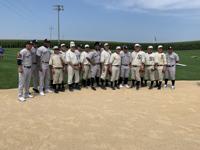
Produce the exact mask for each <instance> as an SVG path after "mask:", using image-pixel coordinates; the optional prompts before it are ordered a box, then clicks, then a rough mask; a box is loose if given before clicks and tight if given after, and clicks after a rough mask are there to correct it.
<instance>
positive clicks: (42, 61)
mask: <svg viewBox="0 0 200 150" xmlns="http://www.w3.org/2000/svg"><path fill="white" fill-rule="evenodd" d="M50 56H51V50H50V41H49V40H47V39H45V40H44V46H41V47H39V48H38V50H37V60H38V61H37V62H38V63H39V76H40V95H41V96H44V95H45V94H44V91H43V90H44V89H45V92H46V93H51V92H52V91H51V90H50V87H49V83H50V69H49V59H50Z"/></svg>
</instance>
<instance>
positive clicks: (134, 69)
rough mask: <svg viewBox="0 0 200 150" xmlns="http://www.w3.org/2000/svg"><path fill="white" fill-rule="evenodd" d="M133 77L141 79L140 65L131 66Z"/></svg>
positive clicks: (137, 79)
mask: <svg viewBox="0 0 200 150" xmlns="http://www.w3.org/2000/svg"><path fill="white" fill-rule="evenodd" d="M131 79H132V80H136V81H141V78H140V67H134V66H132V68H131Z"/></svg>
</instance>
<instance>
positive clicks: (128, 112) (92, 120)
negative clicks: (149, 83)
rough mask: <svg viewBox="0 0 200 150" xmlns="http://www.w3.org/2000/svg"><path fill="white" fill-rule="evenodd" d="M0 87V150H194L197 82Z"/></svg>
mask: <svg viewBox="0 0 200 150" xmlns="http://www.w3.org/2000/svg"><path fill="white" fill-rule="evenodd" d="M16 92H17V91H16V90H15V89H14V90H1V91H0V149H1V150H199V149H200V85H198V84H197V81H195V82H194V81H190V82H189V81H188V82H186V81H179V82H177V89H176V90H171V89H162V90H161V91H157V90H156V89H155V90H152V91H149V90H148V89H142V90H140V91H135V90H133V89H121V90H117V91H112V90H107V91H103V90H101V89H99V90H97V91H96V92H94V91H91V90H90V89H88V90H85V89H84V90H82V91H80V92H73V93H70V92H68V91H67V92H65V93H62V94H58V95H55V94H48V95H47V96H45V97H40V96H36V97H35V98H34V99H31V100H29V101H27V102H25V103H20V102H18V101H17V99H16V95H17V93H16Z"/></svg>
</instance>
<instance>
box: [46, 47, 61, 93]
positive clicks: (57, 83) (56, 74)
mask: <svg viewBox="0 0 200 150" xmlns="http://www.w3.org/2000/svg"><path fill="white" fill-rule="evenodd" d="M53 50H54V53H53V54H51V57H50V60H49V65H50V68H51V72H52V77H53V89H54V92H55V93H58V92H59V91H61V92H64V89H63V88H61V84H62V82H63V66H64V61H63V58H62V56H61V55H60V52H59V51H60V49H59V47H58V46H54V47H53Z"/></svg>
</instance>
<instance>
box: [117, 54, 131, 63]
mask: <svg viewBox="0 0 200 150" xmlns="http://www.w3.org/2000/svg"><path fill="white" fill-rule="evenodd" d="M120 56H121V62H122V65H129V64H130V60H131V53H130V52H126V53H125V52H124V51H121V52H120Z"/></svg>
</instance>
